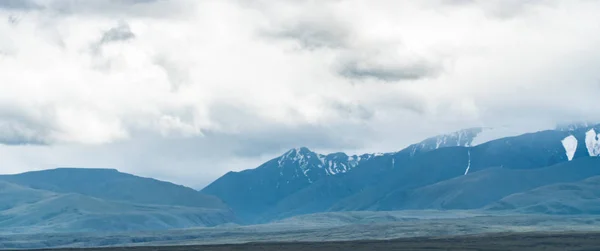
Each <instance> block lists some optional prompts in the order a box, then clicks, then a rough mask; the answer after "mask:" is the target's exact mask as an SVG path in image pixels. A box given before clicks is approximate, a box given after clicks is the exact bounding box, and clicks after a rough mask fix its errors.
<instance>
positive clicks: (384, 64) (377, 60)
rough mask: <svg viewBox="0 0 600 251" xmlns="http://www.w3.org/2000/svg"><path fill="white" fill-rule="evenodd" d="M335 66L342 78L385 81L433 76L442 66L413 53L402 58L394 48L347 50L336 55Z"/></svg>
mask: <svg viewBox="0 0 600 251" xmlns="http://www.w3.org/2000/svg"><path fill="white" fill-rule="evenodd" d="M334 68H335V70H336V72H337V73H338V74H339V75H341V76H343V77H345V78H349V79H365V78H374V79H378V80H383V81H388V82H393V81H402V80H418V79H422V78H427V77H435V76H437V75H438V74H439V73H440V72H441V70H442V67H441V64H440V63H436V62H431V61H428V60H426V59H424V58H419V57H415V56H412V57H410V58H402V57H401V56H400V55H396V51H395V50H387V51H381V50H376V51H364V52H362V53H361V52H354V51H350V52H348V53H346V54H343V55H342V56H340V57H339V58H338V60H337V62H336V64H335V65H334Z"/></svg>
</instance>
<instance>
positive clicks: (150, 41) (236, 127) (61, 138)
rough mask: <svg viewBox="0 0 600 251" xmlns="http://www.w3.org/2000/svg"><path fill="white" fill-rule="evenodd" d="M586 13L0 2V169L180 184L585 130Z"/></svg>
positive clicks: (587, 0) (591, 111)
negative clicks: (69, 170) (280, 163)
mask: <svg viewBox="0 0 600 251" xmlns="http://www.w3.org/2000/svg"><path fill="white" fill-rule="evenodd" d="M598 13H600V1H595V0H481V1H478V0H419V1H417V0H415V1H398V0H364V1H359V0H314V1H303V0H296V1H293V0H277V1H275V0H271V1H266V0H189V1H186V0H181V1H178V0H0V172H1V173H17V172H23V171H28V170H39V169H46V168H54V167H65V166H69V167H102V168H117V169H119V170H121V171H124V172H130V173H134V174H138V175H142V176H151V177H155V178H158V179H162V180H168V181H172V182H176V183H180V184H184V185H188V186H192V187H195V188H201V187H203V186H204V185H206V184H207V183H208V182H210V181H212V180H213V179H215V178H217V177H218V176H220V175H222V174H224V173H225V172H227V171H230V170H242V169H247V168H254V167H256V166H258V165H259V164H260V163H262V162H264V161H265V160H268V159H270V158H273V157H276V156H278V155H280V154H281V153H283V152H284V151H286V150H287V149H289V148H292V147H298V146H307V147H309V148H311V149H314V150H316V151H319V152H322V153H328V152H337V151H346V152H349V153H362V152H389V151H397V150H400V149H402V148H403V147H405V146H407V145H408V144H410V143H414V142H417V141H420V140H421V139H423V138H425V137H428V136H433V135H436V134H439V133H445V132H451V131H455V130H459V129H462V128H468V127H476V126H488V127H503V126H508V127H510V128H516V129H515V130H521V131H528V130H537V129H544V128H550V127H552V126H553V125H554V124H555V123H558V122H569V121H579V120H586V121H589V120H592V121H600V110H599V107H600V15H598Z"/></svg>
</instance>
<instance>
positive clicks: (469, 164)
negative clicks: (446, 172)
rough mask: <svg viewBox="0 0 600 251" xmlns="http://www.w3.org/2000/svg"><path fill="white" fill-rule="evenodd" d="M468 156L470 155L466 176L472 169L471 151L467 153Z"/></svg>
mask: <svg viewBox="0 0 600 251" xmlns="http://www.w3.org/2000/svg"><path fill="white" fill-rule="evenodd" d="M467 154H468V155H469V162H468V163H467V169H466V170H465V175H467V174H468V173H469V169H471V151H470V150H469V151H467Z"/></svg>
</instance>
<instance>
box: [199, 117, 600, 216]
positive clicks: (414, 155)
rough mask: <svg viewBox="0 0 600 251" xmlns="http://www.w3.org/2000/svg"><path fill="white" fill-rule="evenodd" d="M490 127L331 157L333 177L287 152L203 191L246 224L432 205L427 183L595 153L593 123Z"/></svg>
mask: <svg viewBox="0 0 600 251" xmlns="http://www.w3.org/2000/svg"><path fill="white" fill-rule="evenodd" d="M490 130H491V129H485V128H473V129H467V130H463V131H459V132H455V133H451V134H447V135H440V136H436V137H432V138H429V139H426V140H424V141H422V142H420V143H417V144H413V145H410V146H408V147H407V148H405V149H403V150H401V151H398V152H394V153H386V154H378V155H362V156H361V158H360V161H352V162H346V161H347V160H349V159H353V160H358V158H357V157H358V156H354V157H348V156H346V155H345V154H341V153H338V154H335V155H336V156H339V157H338V158H337V159H338V160H339V159H341V160H343V161H342V162H336V161H333V162H331V163H338V164H337V165H338V166H340V165H341V163H346V164H345V165H343V166H346V167H347V168H345V169H343V170H344V171H343V172H336V173H335V174H334V173H332V172H327V171H325V170H326V169H327V168H324V167H325V166H326V165H324V163H325V162H323V161H322V160H321V159H322V156H323V155H319V154H317V153H314V152H311V151H309V150H308V149H306V148H302V149H300V150H292V151H290V152H288V153H286V154H284V155H283V156H281V157H279V158H276V159H274V160H271V161H269V162H267V163H265V164H264V165H262V166H261V167H259V168H257V169H252V170H246V171H243V172H240V173H233V172H231V173H228V174H227V175H225V176H223V177H221V178H220V179H219V180H217V181H216V182H215V183H213V184H211V185H209V186H208V187H207V188H205V189H204V190H203V191H204V192H206V193H209V194H213V195H216V196H218V197H220V198H222V199H223V200H224V201H225V202H226V203H228V204H229V205H231V207H232V208H233V209H234V211H236V212H237V213H238V214H240V215H243V216H242V217H243V218H244V219H245V220H246V221H247V222H266V221H270V220H273V219H280V218H285V217H290V216H294V215H299V214H308V213H317V212H327V211H356V210H395V209H404V208H410V207H420V208H439V205H438V204H439V203H438V204H436V202H435V201H434V200H433V199H431V198H418V201H417V199H416V197H415V196H417V197H418V195H416V194H419V192H418V189H420V188H423V191H428V190H427V189H425V188H426V187H428V186H434V185H435V184H438V183H441V182H444V181H448V180H452V179H459V178H460V177H463V176H469V177H470V175H475V174H477V173H478V172H481V171H486V170H488V169H490V170H496V169H501V170H515V171H518V170H532V169H538V168H544V167H548V166H553V165H556V164H559V163H565V162H569V161H571V160H575V159H579V158H584V157H589V156H598V155H599V154H600V151H598V149H600V147H598V145H599V144H598V134H597V133H596V132H597V131H600V126H595V127H574V128H571V129H570V130H548V131H540V132H535V133H528V134H522V135H517V136H511V137H501V138H497V137H498V135H500V134H501V133H500V134H499V133H498V132H497V131H496V132H492V133H490ZM495 137H496V138H495ZM320 156H321V157H320ZM327 156H329V155H327ZM329 165H331V164H329ZM348 167H349V168H348ZM492 173H493V172H492ZM332 174H333V175H332ZM490 175H494V174H490ZM523 182H526V181H523ZM282 184H285V185H283V186H282ZM534 184H538V183H534ZM539 184H541V183H539ZM460 187H461V185H460V184H459V185H458V188H456V189H460ZM448 189H449V188H448ZM449 191H453V190H452V189H449ZM423 194H435V193H425V192H423ZM424 196H426V195H424ZM407 198H410V200H415V202H412V201H409V200H408V199H407ZM494 198H496V197H494ZM498 199H499V198H498ZM456 203H458V202H456ZM458 204H459V203H458ZM484 204H485V203H484V202H483V201H481V202H477V203H472V204H469V205H468V206H465V207H466V208H465V209H469V208H470V207H475V205H477V206H481V205H484ZM422 205H424V206H422Z"/></svg>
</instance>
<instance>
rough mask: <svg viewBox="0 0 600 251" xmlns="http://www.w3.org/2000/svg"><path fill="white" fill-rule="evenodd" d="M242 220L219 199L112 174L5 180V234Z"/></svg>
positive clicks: (1, 183) (45, 174)
mask: <svg viewBox="0 0 600 251" xmlns="http://www.w3.org/2000/svg"><path fill="white" fill-rule="evenodd" d="M234 221H236V219H235V215H234V214H233V212H232V211H231V210H230V209H229V208H228V207H227V206H226V205H225V204H224V203H223V202H222V201H221V200H220V199H218V198H216V197H214V196H211V195H206V194H202V193H200V192H198V191H195V190H193V189H191V188H187V187H184V186H179V185H175V184H172V183H168V182H163V181H158V180H154V179H148V178H142V177H137V176H134V175H130V174H125V173H120V172H118V171H116V170H111V169H75V168H61V169H54V170H46V171H38V172H29V173H23V174H16V175H2V176H0V232H4V233H6V232H8V233H18V232H27V233H31V232H81V231H92V232H99V231H129V230H162V229H172V228H187V227H198V226H215V225H220V224H224V223H230V222H234Z"/></svg>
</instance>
